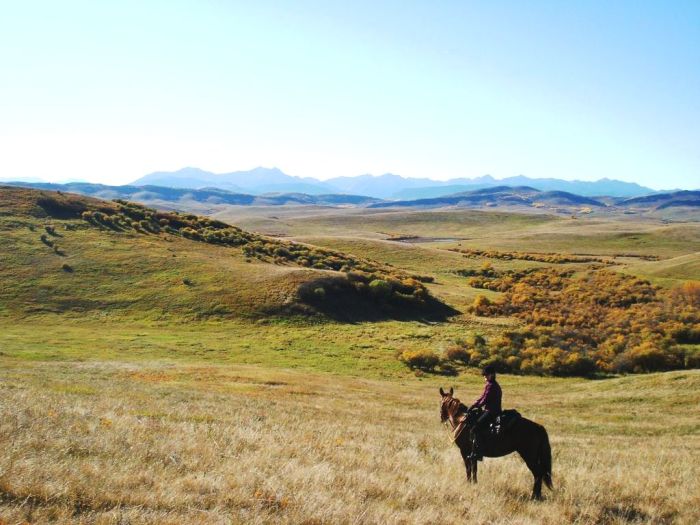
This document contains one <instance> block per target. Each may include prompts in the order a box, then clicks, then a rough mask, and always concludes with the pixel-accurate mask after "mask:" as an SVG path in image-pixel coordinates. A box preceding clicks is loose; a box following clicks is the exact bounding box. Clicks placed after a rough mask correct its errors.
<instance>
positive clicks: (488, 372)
mask: <svg viewBox="0 0 700 525" xmlns="http://www.w3.org/2000/svg"><path fill="white" fill-rule="evenodd" d="M491 374H493V375H495V374H496V367H495V366H493V365H486V366H485V367H484V368H483V369H482V370H481V375H482V376H490V375H491Z"/></svg>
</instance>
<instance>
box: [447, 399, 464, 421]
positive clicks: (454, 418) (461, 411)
mask: <svg viewBox="0 0 700 525" xmlns="http://www.w3.org/2000/svg"><path fill="white" fill-rule="evenodd" d="M456 404H457V408H456V409H455V411H454V412H453V413H452V414H451V415H450V418H451V419H452V426H453V427H454V426H457V424H458V423H459V421H460V419H461V417H462V416H463V415H464V414H466V413H467V407H466V406H464V405H463V404H462V402H461V401H459V400H457V403H456Z"/></svg>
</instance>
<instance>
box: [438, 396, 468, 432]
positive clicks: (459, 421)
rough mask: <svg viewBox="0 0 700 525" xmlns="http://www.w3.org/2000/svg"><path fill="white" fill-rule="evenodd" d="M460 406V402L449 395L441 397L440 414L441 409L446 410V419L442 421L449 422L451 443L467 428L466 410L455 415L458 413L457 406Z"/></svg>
mask: <svg viewBox="0 0 700 525" xmlns="http://www.w3.org/2000/svg"><path fill="white" fill-rule="evenodd" d="M461 406H462V402H461V401H460V400H459V399H457V398H456V397H452V396H451V395H448V396H445V397H443V399H442V405H441V415H442V410H444V411H445V412H447V419H445V420H443V422H449V423H450V426H451V427H452V436H451V439H452V442H453V443H454V442H455V441H457V439H458V438H459V436H460V435H462V432H464V429H465V428H467V420H468V419H469V418H468V413H466V412H465V413H463V414H462V415H461V416H459V417H457V414H459V407H461Z"/></svg>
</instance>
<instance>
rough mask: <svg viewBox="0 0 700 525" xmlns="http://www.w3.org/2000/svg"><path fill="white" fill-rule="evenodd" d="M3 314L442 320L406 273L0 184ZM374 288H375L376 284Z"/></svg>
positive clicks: (186, 220)
mask: <svg viewBox="0 0 700 525" xmlns="http://www.w3.org/2000/svg"><path fill="white" fill-rule="evenodd" d="M0 206H1V208H0V209H2V215H0V231H2V235H1V236H0V258H1V260H0V263H1V264H0V278H2V279H3V280H4V282H6V283H8V285H7V286H4V287H3V289H2V291H1V292H0V305H1V306H0V312H4V314H5V315H8V316H11V315H27V314H36V313H41V312H53V313H63V312H66V313H74V314H80V315H83V314H85V313H90V314H91V315H94V316H98V317H114V316H116V317H124V316H129V317H131V318H135V319H144V318H145V319H164V318H169V317H173V318H177V317H183V318H188V319H197V318H207V317H212V316H213V317H223V318H231V317H250V316H255V315H258V316H259V315H270V314H285V315H286V314H290V313H295V312H296V313H313V312H324V313H326V314H334V313H335V312H334V308H336V309H337V308H340V307H343V312H342V313H343V314H344V315H346V316H347V317H348V318H352V317H353V315H354V313H357V315H360V316H361V317H383V316H389V317H391V316H392V315H402V316H408V317H410V316H411V315H432V314H437V315H444V314H445V313H449V309H448V308H446V307H444V306H443V305H441V304H440V303H438V302H437V301H435V300H434V299H433V298H431V297H430V295H429V294H428V293H427V290H426V289H425V287H424V285H423V284H422V283H421V282H420V280H421V279H423V277H422V276H414V275H411V274H408V273H406V272H404V271H402V270H399V269H394V268H391V267H389V266H387V265H385V264H378V263H376V262H373V261H370V260H368V259H365V258H358V257H348V256H346V255H344V254H342V253H340V252H335V251H330V250H326V249H320V248H314V247H312V246H308V245H302V244H298V243H288V242H282V241H278V240H274V239H269V238H266V237H264V236H260V235H257V234H252V233H249V232H246V231H244V230H240V229H238V228H235V227H232V226H229V225H227V224H225V223H222V222H220V221H214V220H210V219H207V218H202V217H197V216H193V215H188V214H177V213H174V212H157V211H155V210H149V209H147V208H143V207H140V206H137V205H133V204H129V203H126V202H121V203H115V202H107V201H99V200H95V199H87V198H84V197H76V196H70V195H66V194H57V193H51V192H40V191H35V190H22V189H11V188H4V189H0ZM375 285H381V286H375Z"/></svg>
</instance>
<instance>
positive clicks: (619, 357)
mask: <svg viewBox="0 0 700 525" xmlns="http://www.w3.org/2000/svg"><path fill="white" fill-rule="evenodd" d="M482 279H483V280H484V282H483V283H482V284H483V285H482V286H481V287H483V288H488V289H492V290H494V289H495V290H499V291H502V292H503V295H501V296H500V297H498V298H497V299H495V300H493V301H491V300H489V299H488V298H486V297H485V296H483V295H480V296H478V297H477V298H476V299H475V300H474V303H473V304H472V305H471V307H470V310H471V312H473V313H475V314H476V315H480V316H512V317H516V318H518V319H520V320H521V321H522V322H523V326H522V327H519V328H517V329H515V330H510V331H506V332H504V333H503V334H501V335H499V336H497V337H494V338H492V339H490V340H489V341H488V344H483V345H472V346H469V347H467V348H465V352H466V354H468V359H467V360H466V361H467V362H468V363H470V364H473V365H479V366H481V365H484V364H486V363H494V364H497V365H498V367H499V368H500V369H501V370H504V371H511V372H522V373H536V374H552V375H590V374H594V373H599V372H603V373H611V372H650V371H656V370H671V369H682V368H697V367H700V355H699V354H698V353H697V352H695V351H694V350H692V349H691V348H690V347H687V346H684V345H692V344H698V343H700V283H698V282H694V281H689V282H686V283H685V284H684V285H683V286H681V287H679V288H676V289H673V290H664V289H661V288H659V287H657V286H654V285H652V284H651V283H650V282H648V281H646V280H643V279H639V278H637V277H634V276H630V275H625V274H620V273H616V272H611V271H607V270H603V271H591V272H588V273H586V274H585V275H583V276H578V277H577V276H574V275H573V274H572V273H571V272H567V271H559V270H556V269H552V268H547V269H538V270H536V271H531V272H528V273H526V274H525V275H518V276H517V277H514V276H513V274H509V275H496V276H492V277H482Z"/></svg>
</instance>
